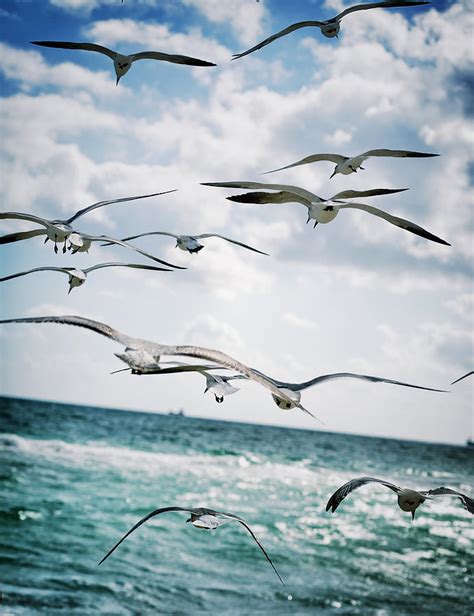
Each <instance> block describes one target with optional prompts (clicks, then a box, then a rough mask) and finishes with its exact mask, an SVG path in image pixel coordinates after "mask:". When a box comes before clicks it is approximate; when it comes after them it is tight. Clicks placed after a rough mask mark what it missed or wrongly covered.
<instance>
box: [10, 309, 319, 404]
mask: <svg viewBox="0 0 474 616" xmlns="http://www.w3.org/2000/svg"><path fill="white" fill-rule="evenodd" d="M0 323H58V324H61V325H73V326H76V327H84V328H85V329H89V330H91V331H93V332H95V333H97V334H100V335H102V336H105V337H106V338H110V339H111V340H114V341H115V342H118V343H120V344H122V345H124V346H125V352H124V353H122V354H120V355H117V356H118V357H119V359H121V360H122V361H125V362H126V363H127V364H128V365H129V367H130V368H133V366H134V362H136V363H137V365H138V366H139V367H141V366H143V365H145V366H146V365H147V364H151V363H153V362H155V363H158V362H159V361H160V357H161V355H183V356H187V357H198V358H200V359H205V360H208V361H213V362H216V363H218V364H220V365H221V366H224V367H225V368H229V369H230V370H234V371H235V372H239V373H241V374H244V375H245V376H246V377H247V378H248V379H250V380H252V381H256V382H257V383H259V384H260V385H262V386H263V387H266V388H267V389H269V390H270V391H271V392H272V393H274V394H276V395H277V396H281V397H282V398H283V399H287V396H286V394H284V393H283V392H281V391H279V389H278V388H277V387H275V385H274V384H273V382H272V381H271V380H269V379H268V378H267V377H265V376H262V375H261V374H259V373H257V372H255V371H254V370H252V369H251V368H249V367H248V366H246V365H245V364H242V363H241V362H240V361H238V360H236V359H234V358H233V357H230V356H229V355H226V354H225V353H222V352H221V351H217V350H215V349H208V348H205V347H199V346H191V345H178V346H171V345H167V344H159V343H157V342H151V341H149V340H144V339H142V338H132V337H131V336H127V335H126V334H122V333H121V332H119V331H118V330H116V329H114V328H113V327H110V325H106V324H105V323H101V322H100V321H93V320H92V319H87V318H84V317H79V316H75V315H65V316H42V317H24V318H17V319H6V320H2V321H0ZM288 401H289V402H290V399H289V398H288ZM295 406H297V407H298V408H299V409H301V410H302V411H304V412H305V413H308V415H311V413H310V412H309V411H308V410H307V409H305V408H304V407H303V406H302V405H301V404H300V403H299V402H296V403H295Z"/></svg>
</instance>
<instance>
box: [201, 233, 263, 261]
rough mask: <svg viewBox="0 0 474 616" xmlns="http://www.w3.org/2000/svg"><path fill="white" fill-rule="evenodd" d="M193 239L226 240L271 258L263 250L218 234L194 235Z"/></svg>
mask: <svg viewBox="0 0 474 616" xmlns="http://www.w3.org/2000/svg"><path fill="white" fill-rule="evenodd" d="M192 237H194V238H196V239H205V238H206V237H219V238H220V239H221V240H226V242H230V243H231V244H235V245H236V246H242V248H247V249H248V250H252V251H253V252H258V253H259V254H261V255H266V256H267V257H268V256H269V255H268V253H266V252H262V251H261V250H257V249H256V248H252V246H249V245H248V244H243V243H242V242H238V241H237V240H231V239H230V237H225V236H224V235H219V234H218V233H201V235H193V236H192Z"/></svg>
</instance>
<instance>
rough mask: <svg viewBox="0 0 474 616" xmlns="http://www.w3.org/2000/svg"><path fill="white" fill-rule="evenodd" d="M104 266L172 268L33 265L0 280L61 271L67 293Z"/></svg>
mask: <svg viewBox="0 0 474 616" xmlns="http://www.w3.org/2000/svg"><path fill="white" fill-rule="evenodd" d="M104 267H132V268H136V269H144V270H154V271H156V272H171V271H173V270H169V269H165V268H164V267H155V266H153V265H140V264H138V263H99V264H98V265H93V266H92V267H87V268H85V269H78V268H75V267H35V268H33V269H30V270H27V271H25V272H19V273H18V274H12V275H11V276H5V277H4V278H0V282H5V281H6V280H11V279H12V278H18V277H19V276H26V275H27V274H33V273H34V272H61V273H63V274H67V275H68V276H69V291H68V295H69V293H70V292H71V291H72V290H73V289H74V288H76V287H81V286H82V285H83V284H84V283H85V281H86V279H87V274H88V273H89V272H92V271H94V270H96V269H102V268H104Z"/></svg>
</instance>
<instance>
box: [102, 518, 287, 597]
mask: <svg viewBox="0 0 474 616" xmlns="http://www.w3.org/2000/svg"><path fill="white" fill-rule="evenodd" d="M168 511H186V512H187V513H190V514H191V517H190V518H188V519H187V520H186V522H191V524H192V525H193V526H195V527H196V528H202V529H205V530H215V529H216V528H218V527H219V526H222V525H223V524H226V523H227V522H238V523H239V524H242V526H243V527H244V528H245V529H246V530H248V532H249V533H250V535H251V536H252V539H253V540H254V541H255V543H256V544H257V545H258V547H259V548H260V549H261V550H262V552H263V554H264V555H265V558H266V559H267V560H268V562H269V563H270V565H271V566H272V568H273V571H275V573H276V574H277V576H278V579H279V580H280V582H281V583H282V584H283V585H284V584H285V583H284V582H283V580H282V578H281V576H280V574H279V573H278V571H277V570H276V568H275V565H274V564H273V563H272V561H271V559H270V556H268V554H267V553H266V551H265V549H264V548H263V546H262V544H261V543H260V542H259V540H258V539H257V537H256V536H255V535H254V533H253V531H252V529H251V528H250V526H249V525H248V524H247V522H246V521H245V520H243V519H242V518H240V517H239V516H238V515H234V514H233V513H223V512H222V511H214V510H213V509H205V508H204V507H198V508H196V509H187V508H186V507H162V508H161V509H155V511H152V512H151V513H149V514H148V515H146V516H145V517H143V518H142V519H141V520H139V521H138V522H137V523H136V524H135V526H133V527H132V528H131V529H130V530H129V531H128V532H127V533H126V534H125V535H124V536H123V537H122V538H121V539H120V541H118V542H117V543H116V544H115V545H114V547H113V548H112V549H110V550H109V551H108V552H107V554H106V555H105V556H104V558H103V559H102V560H101V561H100V563H99V565H101V564H102V563H103V562H104V560H106V559H107V558H108V557H109V556H110V555H111V554H112V552H113V551H114V550H116V549H117V548H118V546H119V545H120V544H121V543H122V541H124V540H125V539H126V538H127V537H128V536H129V535H130V534H131V533H133V531H134V530H136V529H137V528H138V527H139V526H141V525H142V524H144V523H145V522H147V521H148V520H149V519H150V518H153V517H154V516H155V515H160V514H161V513H167V512H168Z"/></svg>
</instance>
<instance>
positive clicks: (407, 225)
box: [339, 203, 451, 246]
mask: <svg viewBox="0 0 474 616" xmlns="http://www.w3.org/2000/svg"><path fill="white" fill-rule="evenodd" d="M339 207H340V208H353V209H356V210H362V211H363V212H368V213H369V214H373V215H374V216H378V217H379V218H383V219H384V220H386V221H387V222H390V223H391V224H392V225H395V226H396V227H400V228H401V229H405V231H410V233H414V234H415V235H419V236H420V237H423V238H425V239H426V240H431V241H432V242H436V243H438V244H444V245H445V246H451V244H448V242H445V241H444V240H442V239H441V238H440V237H437V236H436V235H433V234H432V233H430V232H429V231H427V230H426V229H423V227H420V226H418V225H416V224H415V223H414V222H410V221H409V220H405V219H404V218H398V217H397V216H392V214H388V213H387V212H384V211H383V210H379V209H378V208H376V207H372V206H371V205H367V204H366V203H343V204H342V205H340V206H339Z"/></svg>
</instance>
